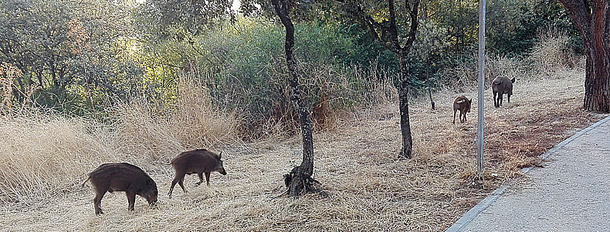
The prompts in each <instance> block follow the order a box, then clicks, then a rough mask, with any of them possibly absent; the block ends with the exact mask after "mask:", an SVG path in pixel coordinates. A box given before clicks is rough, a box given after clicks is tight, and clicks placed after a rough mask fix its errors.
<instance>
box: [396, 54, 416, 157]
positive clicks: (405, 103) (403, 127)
mask: <svg viewBox="0 0 610 232" xmlns="http://www.w3.org/2000/svg"><path fill="white" fill-rule="evenodd" d="M399 56H400V57H399V59H400V60H399V62H400V76H401V78H400V86H399V87H398V101H399V109H400V132H401V134H402V149H401V150H400V154H399V158H407V159H410V158H411V153H412V151H413V138H412V137H411V123H410V122H409V79H408V78H407V77H408V75H409V74H408V70H407V55H406V54H405V53H404V52H400V53H399Z"/></svg>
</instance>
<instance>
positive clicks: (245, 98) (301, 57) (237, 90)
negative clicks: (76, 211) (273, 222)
mask: <svg viewBox="0 0 610 232" xmlns="http://www.w3.org/2000/svg"><path fill="white" fill-rule="evenodd" d="M211 2H214V3H216V2H218V4H217V5H214V4H212V6H213V7H212V6H207V5H206V7H202V6H199V5H197V1H195V2H193V3H182V2H181V1H177V2H176V1H173V0H151V1H145V2H143V3H138V2H136V1H129V0H124V1H93V0H85V1H74V0H52V1H42V0H28V1H22V0H7V1H2V2H1V3H0V63H2V64H4V65H3V66H2V67H3V68H2V69H3V70H5V71H2V72H0V74H2V76H0V77H1V78H3V80H9V81H5V82H2V83H4V84H1V85H0V87H1V88H2V89H3V90H5V91H3V93H5V94H4V95H3V96H0V97H1V98H2V99H3V102H7V101H6V99H10V103H11V105H12V107H13V108H15V107H18V106H22V105H28V104H33V105H35V106H42V107H44V108H53V109H55V110H57V111H61V112H66V113H68V114H78V115H82V114H90V113H100V112H104V110H105V109H107V107H109V106H111V105H114V104H115V103H117V102H126V101H127V102H128V101H131V100H133V99H134V98H143V99H146V100H147V101H149V102H151V103H154V104H156V105H168V104H172V103H173V102H174V101H175V99H176V95H178V94H179V92H178V88H177V85H178V82H179V81H178V79H179V78H180V77H181V76H182V75H184V73H188V74H189V75H191V76H194V77H196V79H198V81H199V83H201V84H202V85H204V86H205V87H206V88H207V90H208V91H209V94H210V95H211V96H212V101H213V103H214V104H215V105H218V106H220V107H221V108H224V109H226V110H229V111H237V112H238V113H240V114H241V115H243V117H244V118H245V120H243V121H244V124H245V125H243V126H246V127H247V128H250V129H256V130H257V131H258V132H262V130H263V125H266V124H269V123H275V122H282V121H290V119H294V118H295V117H296V116H295V113H294V110H293V109H292V106H291V104H290V94H289V93H288V91H289V90H288V89H287V88H286V86H287V84H286V75H287V74H286V73H287V72H286V70H284V69H286V68H285V67H284V66H283V65H278V64H281V63H282V60H283V27H281V25H279V24H278V22H277V21H276V20H277V19H275V18H274V17H272V16H273V15H272V14H271V13H270V12H269V9H265V8H264V7H263V8H262V9H259V8H258V7H260V6H259V5H256V4H254V3H256V1H243V2H242V7H241V9H240V11H229V10H228V8H229V5H228V4H229V3H228V2H230V1H211ZM189 4H191V5H189ZM201 4H202V3H201ZM477 4H478V3H477V1H454V0H435V1H423V2H422V3H421V7H420V14H419V16H418V17H419V21H420V26H419V30H418V32H417V37H416V41H415V43H414V45H413V49H412V51H411V52H410V53H409V57H408V61H409V62H408V72H409V75H410V77H409V82H410V86H411V88H412V91H411V93H414V94H418V93H419V92H418V90H423V89H427V88H432V89H437V88H441V87H443V86H446V85H451V84H453V83H455V82H456V81H457V80H458V79H460V77H458V76H454V75H447V73H451V72H447V70H450V69H452V68H454V67H457V66H459V65H462V64H464V63H469V62H472V59H473V57H472V53H473V51H474V50H473V49H474V48H475V47H476V42H477V38H476V35H477V34H476V32H477ZM168 6H173V7H172V8H168ZM181 7H182V8H183V9H182V8H181ZM371 7H372V9H373V8H374V7H375V6H374V4H373V5H371ZM204 8H205V9H206V11H198V10H197V9H204ZM184 9H191V10H190V11H188V10H184ZM174 11H175V12H174ZM176 12H180V13H176ZM297 12H301V13H297V17H296V21H295V22H296V34H297V35H298V37H297V40H296V44H295V52H296V57H297V60H298V65H299V68H300V70H302V73H303V76H302V78H303V84H304V86H305V89H304V91H305V93H306V97H307V98H308V99H309V100H308V101H307V102H311V103H310V104H312V105H311V107H312V108H316V107H318V108H319V106H320V104H322V102H323V101H330V106H331V108H334V109H349V108H351V107H354V106H360V105H362V104H367V103H370V102H371V99H372V98H373V97H374V96H371V95H370V93H371V92H372V91H373V89H374V88H375V87H376V86H378V85H380V83H381V85H382V84H385V83H389V84H394V85H395V84H397V75H398V73H399V72H398V70H397V69H398V65H397V64H396V62H397V59H396V58H395V54H394V53H392V52H390V51H387V50H386V51H384V50H383V49H380V48H381V46H382V45H381V44H379V43H377V42H376V41H375V39H374V37H372V35H371V34H370V33H369V32H368V30H367V28H365V26H364V25H362V24H360V23H359V22H358V21H354V20H350V19H349V18H347V17H344V15H343V14H344V11H340V10H338V9H337V6H335V5H334V3H332V2H324V1H320V2H319V4H314V5H312V6H298V7H297ZM383 13H384V12H383V11H381V12H379V14H380V15H379V16H378V17H384V16H383ZM488 15H489V18H488V25H490V26H489V28H488V29H487V31H488V45H487V47H488V49H489V54H490V55H493V56H505V57H516V58H520V57H525V56H528V55H529V53H530V52H531V49H532V47H533V45H534V43H535V42H536V38H537V33H539V32H541V31H545V30H548V29H550V28H555V29H558V30H561V31H565V32H567V33H568V34H569V35H570V38H571V41H573V42H572V43H573V46H572V49H574V50H575V51H577V52H578V51H580V50H581V49H582V48H581V47H582V46H581V45H580V44H581V42H580V41H581V40H580V38H579V37H578V35H577V33H576V32H575V31H574V29H573V28H572V26H571V23H570V21H569V18H568V17H567V15H566V13H565V11H564V10H563V8H562V6H561V5H560V4H558V3H557V2H556V1H546V0H538V1H525V0H504V1H494V2H491V3H490V5H489V8H488ZM398 17H399V18H398V24H399V26H400V25H402V26H404V25H405V24H406V23H407V19H406V17H407V16H406V15H400V14H399V15H398ZM404 30H406V29H404ZM400 39H402V38H400ZM9 66H10V67H15V68H17V69H19V70H20V72H21V73H20V74H19V75H12V76H9V75H8V72H6V70H8V68H7V67H9ZM0 71H1V70H0ZM7 90H10V91H7ZM329 99H331V100H329ZM3 104H4V103H3ZM3 108H6V107H4V106H3ZM4 113H5V112H4ZM314 113H316V112H314Z"/></svg>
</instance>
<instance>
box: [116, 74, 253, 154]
mask: <svg viewBox="0 0 610 232" xmlns="http://www.w3.org/2000/svg"><path fill="white" fill-rule="evenodd" d="M115 114H116V115H117V118H118V123H117V125H116V129H117V134H118V137H119V141H118V144H119V146H120V150H121V151H122V152H124V153H126V154H130V155H134V156H146V157H149V158H150V160H152V161H159V160H160V161H162V162H166V163H167V161H169V160H170V159H171V158H172V157H173V156H175V155H176V154H178V153H179V152H181V151H184V150H187V149H194V148H201V147H207V148H209V147H217V146H220V145H223V144H227V143H239V142H240V139H239V138H240V136H239V133H240V132H239V125H240V123H241V121H240V119H239V118H238V113H236V112H224V111H223V110H221V109H220V108H219V107H217V106H214V105H212V102H211V99H210V95H209V92H208V91H207V90H206V89H205V87H202V85H201V83H197V82H196V81H195V80H194V78H192V77H189V76H183V77H181V78H180V80H179V83H178V95H177V98H176V100H175V102H174V103H173V104H171V105H167V106H158V105H154V104H152V103H150V102H147V101H143V100H136V101H133V102H132V103H130V104H124V105H120V106H119V107H118V108H117V110H116V113H115Z"/></svg>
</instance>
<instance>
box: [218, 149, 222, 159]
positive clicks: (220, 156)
mask: <svg viewBox="0 0 610 232" xmlns="http://www.w3.org/2000/svg"><path fill="white" fill-rule="evenodd" d="M221 158H222V151H221V152H220V154H218V159H219V160H220V159H221Z"/></svg>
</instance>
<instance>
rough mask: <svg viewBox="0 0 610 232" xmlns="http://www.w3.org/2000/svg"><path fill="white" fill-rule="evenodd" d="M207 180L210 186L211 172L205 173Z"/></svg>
mask: <svg viewBox="0 0 610 232" xmlns="http://www.w3.org/2000/svg"><path fill="white" fill-rule="evenodd" d="M205 182H207V183H208V186H210V172H206V173H205Z"/></svg>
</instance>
